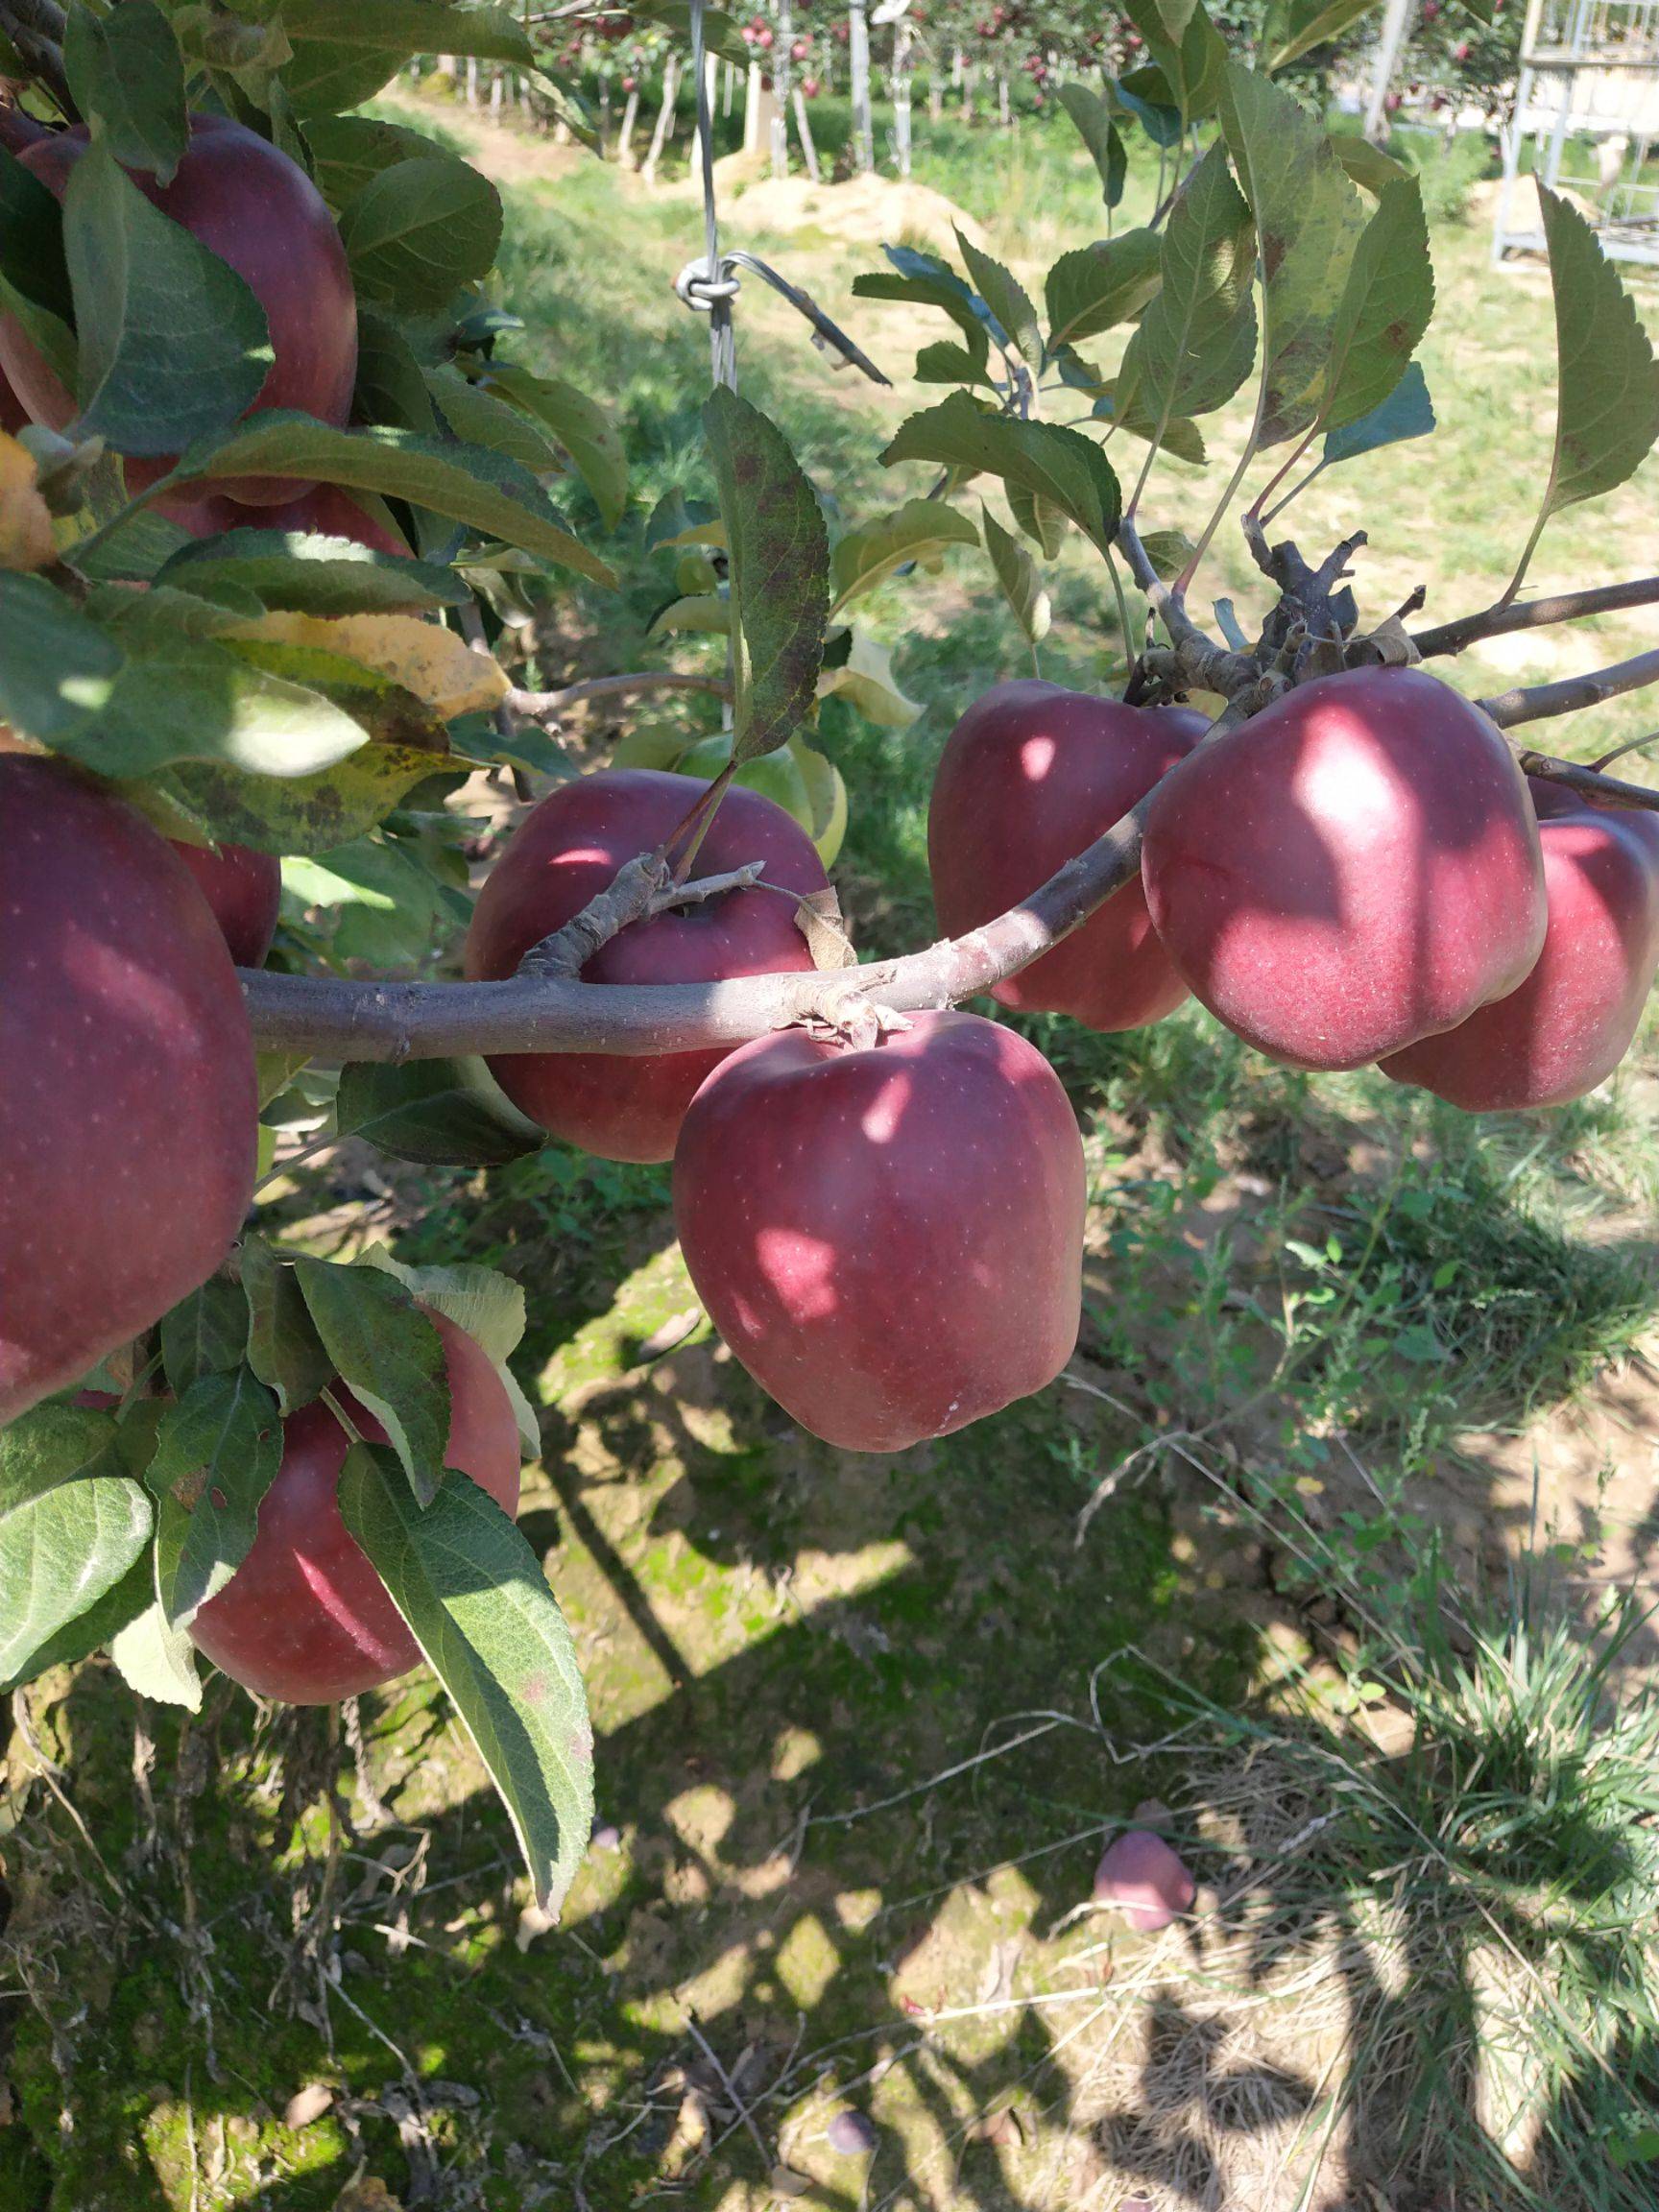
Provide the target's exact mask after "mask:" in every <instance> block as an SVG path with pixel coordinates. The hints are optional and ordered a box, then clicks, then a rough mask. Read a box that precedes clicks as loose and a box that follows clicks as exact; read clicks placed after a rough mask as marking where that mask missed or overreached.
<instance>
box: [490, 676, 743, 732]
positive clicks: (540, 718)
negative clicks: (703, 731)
mask: <svg viewBox="0 0 1659 2212" xmlns="http://www.w3.org/2000/svg"><path fill="white" fill-rule="evenodd" d="M726 690H727V686H726V684H725V681H724V679H723V678H721V677H719V676H689V675H683V674H682V673H681V671H680V670H679V669H677V668H654V669H645V670H642V671H641V672H640V673H639V674H638V675H636V676H589V678H588V679H587V680H586V682H584V683H581V684H566V685H564V687H563V688H562V689H560V690H558V691H509V692H508V694H507V699H506V705H507V706H508V707H510V708H511V709H512V710H513V712H514V713H515V714H522V715H523V716H524V718H525V720H526V721H529V722H554V721H557V720H558V718H559V716H560V715H561V714H563V713H564V712H565V709H567V708H571V707H580V706H582V705H583V704H584V703H585V702H586V701H588V700H591V699H626V698H630V697H632V695H633V694H634V693H635V692H637V691H711V692H712V693H713V694H714V696H715V697H716V698H717V699H723V698H725V696H726Z"/></svg>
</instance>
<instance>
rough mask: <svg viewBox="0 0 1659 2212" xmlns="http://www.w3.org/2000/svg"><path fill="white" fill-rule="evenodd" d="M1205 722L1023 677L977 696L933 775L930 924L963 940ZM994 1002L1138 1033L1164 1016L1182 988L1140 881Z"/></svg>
mask: <svg viewBox="0 0 1659 2212" xmlns="http://www.w3.org/2000/svg"><path fill="white" fill-rule="evenodd" d="M1208 727H1209V717H1208V716H1207V715H1204V714H1200V713H1199V712H1197V711H1196V709H1190V708H1161V709H1145V708H1138V707H1125V706H1124V705H1123V704H1122V702H1121V701H1120V700H1117V699H1095V698H1092V697H1090V696H1089V694H1088V693H1086V692H1082V691H1067V690H1065V689H1063V688H1062V686H1061V685H1058V684H1044V683H1040V682H1036V681H1034V680H1032V679H1031V678H1024V679H1022V680H1020V681H1018V682H1015V683H1010V684H998V685H997V686H996V688H995V689H994V690H991V691H987V692H986V694H985V695H984V697H983V698H982V699H979V700H976V701H975V702H974V705H973V706H972V707H970V708H969V709H968V711H967V713H966V714H964V715H963V717H962V719H961V720H960V721H959V722H958V723H957V725H956V727H955V729H954V730H952V731H951V733H950V737H949V738H948V739H947V740H946V744H945V751H944V753H943V754H942V756H941V757H940V761H939V767H938V771H937V773H936V774H935V776H934V779H933V795H932V800H931V803H930V805H929V807H928V813H927V857H928V862H929V866H930V869H931V872H932V878H933V904H934V907H935V909H936V911H937V913H938V916H939V926H940V927H941V928H942V929H943V930H945V931H946V932H947V934H948V935H950V936H952V937H959V936H962V935H963V934H964V933H965V932H966V931H968V930H970V929H976V928H978V926H980V925H981V924H982V923H985V922H989V921H991V920H992V919H993V918H994V917H995V916H996V915H998V914H1000V913H1002V912H1003V911H1004V910H1005V909H1006V908H1007V907H1010V906H1014V905H1017V904H1018V903H1019V902H1020V901H1021V900H1022V899H1023V898H1024V897H1025V896H1026V894H1027V893H1028V892H1032V891H1035V890H1036V888H1037V886H1038V885H1039V884H1040V883H1045V882H1046V881H1047V879H1048V878H1049V877H1050V876H1052V875H1053V874H1054V872H1055V871H1056V869H1058V868H1062V867H1064V866H1065V864H1066V862H1067V861H1068V860H1070V859H1071V858H1072V857H1073V855H1074V854H1078V853H1080V852H1082V850H1083V848H1084V847H1085V846H1086V845H1089V844H1092V843H1093V841H1094V839H1095V838H1096V837H1098V836H1099V835H1100V833H1101V832H1102V830H1104V829H1110V828H1111V826H1112V824H1113V823H1114V822H1116V821H1118V819H1119V818H1120V817H1121V816H1122V815H1124V814H1127V813H1128V811H1129V809H1130V808H1131V807H1132V806H1134V805H1136V804H1137V803H1138V802H1139V801H1140V800H1142V799H1143V798H1144V797H1145V795H1146V793H1147V792H1148V791H1150V790H1151V788H1152V786H1153V784H1154V783H1156V782H1157V781H1159V779H1160V778H1161V777H1163V776H1164V775H1166V773H1167V772H1168V770H1169V769H1171V768H1172V767H1174V765H1175V763H1176V761H1177V760H1180V759H1182V758H1184V757H1185V756H1186V755H1187V754H1188V753H1189V752H1190V750H1191V749H1192V747H1193V746H1194V745H1195V744H1196V743H1197V741H1198V739H1199V738H1200V737H1201V736H1202V735H1203V734H1204V732H1205V730H1206V729H1207V728H1208ZM992 997H993V998H998V999H1000V1000H1001V1002H1002V1004H1003V1005H1004V1006H1020V1007H1026V1008H1040V1009H1043V1010H1045V1011H1047V1012H1050V1013H1055V1014H1070V1016H1071V1017H1072V1018H1073V1019H1074V1020H1075V1021H1078V1022H1084V1023H1086V1024H1087V1025H1088V1027H1089V1028H1091V1029H1107V1030H1110V1029H1135V1028H1139V1027H1140V1026H1141V1025H1142V1023H1143V1022H1156V1021H1159V1020H1160V1019H1161V1018H1162V1017H1163V1016H1164V1015H1166V1014H1169V1013H1172V1012H1173V1011H1174V1009H1175V1008H1176V1007H1177V1006H1179V1005H1180V1003H1181V1001H1182V1000H1183V999H1184V998H1186V997H1187V986H1186V984H1185V983H1183V982H1182V980H1181V978H1180V976H1179V975H1177V974H1176V973H1175V970H1174V968H1173V966H1172V965H1171V964H1170V960H1169V956H1168V954H1167V953H1166V951H1165V950H1164V948H1163V946H1162V945H1161V944H1160V943H1159V941H1158V937H1157V934H1156V932H1155V931H1154V929H1153V927H1152V920H1151V916H1150V915H1149V914H1148V913H1147V911H1146V899H1145V894H1144V892H1143V891H1142V887H1141V883H1140V881H1139V879H1138V878H1137V879H1136V880H1135V881H1133V882H1130V883H1126V884H1125V885H1124V886H1123V888H1122V889H1121V890H1120V891H1118V892H1115V893H1114V894H1113V896H1112V897H1111V898H1110V899H1108V900H1107V901H1106V902H1105V904H1104V905H1103V906H1101V907H1100V908H1099V909H1098V910H1097V911H1096V912H1095V913H1094V914H1093V915H1092V916H1091V917H1090V919H1089V920H1088V921H1087V922H1085V923H1084V924H1083V926H1082V927H1081V928H1080V929H1075V930H1073V931H1072V933H1071V935H1070V937H1068V938H1066V939H1065V941H1064V942H1063V943H1062V944H1060V945H1058V946H1056V947H1055V949H1054V950H1053V951H1052V952H1046V953H1045V954H1044V956H1043V958H1042V959H1041V960H1038V961H1034V962H1033V963H1032V965H1031V966H1030V967H1029V968H1024V969H1022V970H1021V972H1020V974H1018V975H1011V976H1010V977H1009V978H1008V980H1007V981H1006V982H1004V983H998V985H997V986H996V988H995V990H994V991H993V993H992Z"/></svg>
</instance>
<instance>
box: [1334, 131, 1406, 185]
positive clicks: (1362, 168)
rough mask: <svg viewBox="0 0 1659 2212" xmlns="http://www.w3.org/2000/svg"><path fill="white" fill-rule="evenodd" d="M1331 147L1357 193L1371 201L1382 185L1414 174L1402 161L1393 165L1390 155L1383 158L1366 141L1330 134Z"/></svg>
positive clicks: (1346, 134) (1379, 149)
mask: <svg viewBox="0 0 1659 2212" xmlns="http://www.w3.org/2000/svg"><path fill="white" fill-rule="evenodd" d="M1331 144H1332V147H1333V149H1334V153H1335V156H1336V158H1337V160H1338V161H1340V162H1341V164H1342V166H1343V168H1344V169H1345V170H1346V171H1347V172H1348V174H1349V176H1350V177H1352V178H1353V180H1354V181H1355V183H1356V184H1358V187H1359V189H1360V191H1361V192H1369V193H1370V194H1371V196H1372V198H1373V199H1375V198H1376V197H1377V196H1378V195H1379V194H1380V193H1381V192H1382V190H1383V185H1384V184H1392V183H1393V182H1394V181H1395V180H1396V179H1397V178H1400V177H1409V176H1411V175H1413V174H1414V172H1413V171H1411V170H1409V169H1407V166H1406V164H1405V162H1404V161H1396V160H1395V158H1394V156H1393V155H1392V154H1384V153H1383V149H1382V147H1381V146H1373V145H1372V143H1371V141H1370V139H1369V138H1359V137H1357V136H1356V135H1355V134H1354V133H1353V132H1351V131H1334V132H1332V133H1331Z"/></svg>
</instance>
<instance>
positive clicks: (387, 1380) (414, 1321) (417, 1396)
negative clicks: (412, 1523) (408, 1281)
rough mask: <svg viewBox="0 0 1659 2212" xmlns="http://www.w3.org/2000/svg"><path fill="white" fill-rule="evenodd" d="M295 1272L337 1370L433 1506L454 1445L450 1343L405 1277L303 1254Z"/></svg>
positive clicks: (425, 1500)
mask: <svg viewBox="0 0 1659 2212" xmlns="http://www.w3.org/2000/svg"><path fill="white" fill-rule="evenodd" d="M294 1271H295V1273H296V1275H297V1276H298V1277H299V1279H300V1288H301V1292H302V1293H303V1294H304V1299H305V1304H306V1306H307V1307H308V1309H309V1310H310V1314H311V1318H312V1320H313V1321H314V1322H315V1323H316V1325H317V1334H318V1335H319V1336H320V1337H321V1338H322V1340H323V1345H324V1349H325V1351H326V1352H327V1354H328V1357H329V1358H330V1359H332V1361H333V1362H334V1372H335V1373H336V1374H337V1375H338V1376H339V1377H340V1379H341V1381H342V1382H343V1383H347V1384H348V1385H349V1388H350V1390H351V1391H352V1393H353V1395H354V1396H356V1397H357V1398H359V1399H360V1400H361V1401H362V1403H363V1404H364V1405H365V1406H366V1407H368V1408H369V1410H370V1412H371V1413H373V1416H374V1418H375V1419H376V1420H377V1421H378V1422H379V1423H380V1425H381V1427H382V1428H383V1429H384V1430H385V1431H386V1433H387V1435H388V1436H389V1437H390V1438H391V1440H392V1447H393V1450H394V1451H395V1452H396V1454H397V1457H398V1459H399V1460H400V1461H401V1463H402V1466H403V1471H404V1473H405V1474H406V1475H407V1476H408V1478H409V1482H410V1485H411V1487H412V1489H413V1491H414V1495H415V1497H416V1498H417V1499H418V1500H419V1501H420V1503H421V1504H428V1503H430V1502H431V1501H432V1499H433V1498H435V1497H436V1496H437V1493H438V1485H439V1483H440V1482H441V1481H442V1479H443V1476H444V1455H445V1451H446V1450H447V1449H448V1443H449V1382H448V1375H447V1370H446V1367H445V1358H444V1345H443V1340H442V1339H441V1338H440V1336H439V1334H438V1332H437V1330H436V1329H434V1328H433V1326H432V1323H431V1321H430V1320H429V1319H428V1317H427V1316H426V1315H425V1314H424V1313H422V1312H421V1311H420V1310H419V1309H418V1307H417V1306H416V1304H415V1301H414V1299H413V1298H411V1297H410V1295H409V1293H408V1291H407V1290H405V1289H404V1287H403V1286H402V1285H401V1284H400V1283H397V1282H395V1281H394V1280H393V1278H392V1277H391V1276H389V1275H386V1274H383V1273H382V1272H381V1271H380V1269H378V1268H376V1267H360V1266H346V1265H336V1264H334V1263H332V1262H328V1261H325V1260H311V1259H307V1258H305V1257H304V1256H303V1255H301V1256H300V1257H299V1258H297V1259H296V1260H295V1262H294Z"/></svg>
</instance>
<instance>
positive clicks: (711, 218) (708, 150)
mask: <svg viewBox="0 0 1659 2212" xmlns="http://www.w3.org/2000/svg"><path fill="white" fill-rule="evenodd" d="M703 7H704V0H691V67H692V69H693V71H694V72H695V74H696V79H697V139H698V144H699V146H700V147H701V149H702V160H703V256H704V258H703V267H702V269H701V270H700V271H697V272H696V273H695V274H693V272H692V271H691V270H685V271H684V272H683V273H682V276H681V280H680V283H679V284H678V285H677V286H676V290H678V291H679V293H680V297H681V299H682V300H684V301H685V304H686V305H687V306H688V307H696V308H698V309H701V308H702V307H703V306H704V305H705V303H707V306H708V311H709V357H710V360H711V363H712V366H713V372H714V381H715V383H716V384H724V385H725V386H726V387H727V389H728V390H729V391H732V392H735V391H736V389H737V334H736V331H735V329H734V327H733V322H732V302H733V300H734V299H735V298H736V296H737V280H736V278H735V277H734V276H730V275H729V274H728V273H727V271H725V270H724V269H722V267H721V266H720V215H719V210H718V208H717V206H716V204H715V200H714V116H713V111H712V106H713V104H712V103H711V101H710V100H709V65H708V58H707V55H706V53H705V51H704V45H703Z"/></svg>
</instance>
